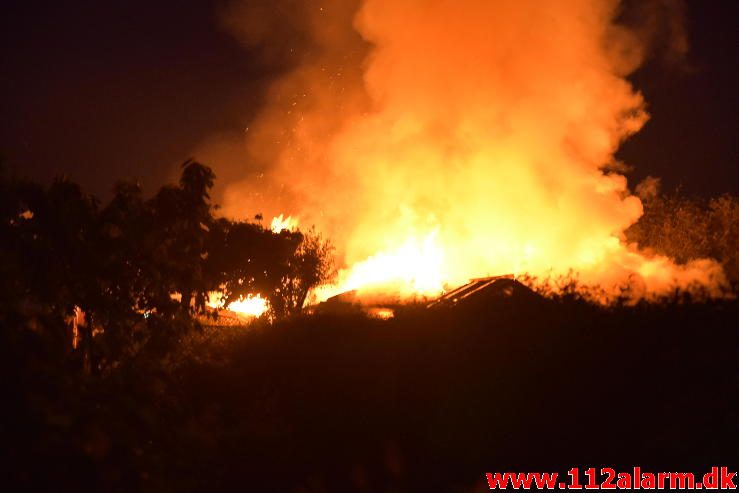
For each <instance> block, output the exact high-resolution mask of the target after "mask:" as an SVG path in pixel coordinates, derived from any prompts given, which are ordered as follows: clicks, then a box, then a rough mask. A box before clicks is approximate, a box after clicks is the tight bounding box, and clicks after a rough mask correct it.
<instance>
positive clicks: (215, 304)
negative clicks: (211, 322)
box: [207, 291, 269, 318]
mask: <svg viewBox="0 0 739 493" xmlns="http://www.w3.org/2000/svg"><path fill="white" fill-rule="evenodd" d="M222 297H223V295H222V293H220V292H218V291H212V292H210V293H209V294H208V302H207V305H208V306H209V307H210V308H213V309H223V308H224V306H225V304H226V303H225V301H224V300H223V299H222ZM225 309H226V310H228V311H231V312H234V313H238V314H240V315H244V316H247V317H254V318H259V317H261V316H262V315H264V314H265V313H266V312H267V311H268V310H269V301H268V300H267V299H265V298H263V297H262V296H260V295H252V294H249V295H247V296H246V297H241V298H239V299H238V300H236V301H232V302H231V303H229V304H228V306H226V307H225Z"/></svg>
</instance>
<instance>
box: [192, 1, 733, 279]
mask: <svg viewBox="0 0 739 493" xmlns="http://www.w3.org/2000/svg"><path fill="white" fill-rule="evenodd" d="M672 3H674V2H666V1H663V2H660V4H663V5H668V4H672ZM268 5H271V7H268ZM621 8H622V6H621V5H620V4H619V2H618V1H615V0H562V1H557V2H541V1H538V0H495V1H493V0H364V1H363V2H347V1H340V0H329V1H324V2H297V1H293V2H277V3H275V2H270V3H269V4H264V5H261V4H257V6H256V7H255V6H254V5H253V4H252V3H246V2H244V3H235V4H233V5H232V8H230V9H227V10H226V11H225V12H224V19H226V20H225V21H224V22H225V23H226V24H227V25H228V26H229V28H230V29H231V30H232V31H233V32H234V33H235V34H236V35H237V36H238V37H239V39H241V40H242V41H244V42H245V43H247V44H250V45H254V44H259V43H263V44H265V45H266V46H270V47H271V49H272V50H273V51H271V52H270V51H268V52H267V53H270V54H271V55H270V56H276V57H287V58H289V59H290V60H292V63H294V65H293V67H294V68H293V69H292V70H290V71H288V73H286V74H285V75H284V76H283V77H281V78H279V80H277V81H276V82H275V83H274V84H273V86H272V88H271V90H270V93H269V95H268V98H267V102H266V104H265V106H264V108H263V110H262V111H261V113H260V116H259V117H258V118H257V119H256V120H255V121H254V122H252V124H251V125H250V127H249V129H248V131H247V133H246V140H245V142H244V143H240V144H239V145H238V146H236V148H235V150H234V153H236V155H237V156H239V157H238V158H234V159H232V160H233V161H237V162H241V163H243V164H242V165H243V169H244V173H243V180H242V181H238V182H232V183H229V184H228V185H227V187H226V189H225V190H224V192H223V207H224V209H223V210H224V213H225V214H228V215H232V216H245V215H247V216H248V215H250V214H253V212H254V211H260V212H263V213H265V214H266V215H275V216H276V215H278V214H280V213H284V214H290V215H292V216H293V217H298V218H300V221H301V224H303V225H305V224H315V225H316V226H317V227H318V229H319V230H321V231H323V232H325V233H326V234H327V235H328V236H329V237H330V238H332V240H333V241H334V243H335V244H336V246H337V247H338V252H339V255H340V257H341V259H343V261H344V262H345V264H346V265H347V266H349V267H350V269H348V270H347V271H345V272H344V274H343V276H344V281H345V282H346V281H347V279H353V278H356V277H357V275H359V274H357V273H358V272H364V273H365V274H364V275H366V276H369V277H372V275H373V274H372V273H373V272H375V273H376V272H377V271H378V270H382V265H386V266H387V265H389V264H392V259H393V258H395V259H396V260H397V259H398V258H406V257H402V255H401V253H402V254H403V255H407V256H409V257H412V258H415V259H416V260H419V261H420V262H421V265H414V266H410V267H409V266H408V262H405V261H402V262H399V263H398V265H396V266H395V267H394V268H395V269H396V270H397V269H400V270H401V271H402V270H403V269H404V268H409V269H412V270H411V271H409V272H407V273H406V275H405V277H406V278H408V277H410V279H405V280H406V281H409V282H410V283H411V285H412V286H415V287H419V286H420V285H423V286H426V285H428V284H432V285H433V284H434V283H436V282H437V281H438V280H442V281H443V282H444V283H450V284H451V283H457V282H463V281H465V280H466V279H468V278H472V277H480V276H484V275H496V274H508V273H524V272H528V273H530V274H533V275H540V276H541V275H548V274H552V273H553V274H555V275H556V274H557V273H565V272H567V271H569V270H571V269H572V270H575V271H577V272H578V273H579V274H580V277H581V279H582V280H584V281H585V282H597V283H600V284H601V285H603V286H612V285H615V284H617V283H621V282H624V281H626V280H629V279H630V280H631V281H632V284H635V285H637V286H639V289H641V290H644V291H645V292H651V293H658V292H661V291H665V290H667V289H670V288H672V287H673V286H676V285H680V286H685V285H687V284H689V283H691V282H699V283H702V284H706V285H711V284H713V285H715V283H717V282H718V281H720V279H721V272H720V268H719V267H718V266H717V265H716V264H715V263H713V262H711V261H708V260H704V261H697V262H693V263H692V264H689V265H684V266H677V265H675V264H674V263H673V262H672V261H670V260H669V259H667V258H664V257H653V256H652V257H649V258H647V257H646V256H645V254H643V253H641V252H640V251H639V250H638V248H637V246H636V245H628V244H626V243H625V240H624V237H623V234H622V232H623V231H624V230H625V229H626V228H628V227H629V226H630V225H631V224H633V223H634V222H635V221H637V219H638V218H639V217H640V215H641V214H642V205H641V202H640V200H639V198H638V197H636V196H634V195H632V194H631V193H630V192H629V188H628V186H627V180H626V178H625V176H623V175H622V174H621V173H620V171H619V170H622V169H623V166H622V165H621V163H618V162H616V160H615V159H614V154H615V152H616V150H617V149H618V147H619V145H620V144H621V142H623V140H624V139H626V138H628V137H629V136H630V135H632V134H633V133H635V132H637V131H639V129H640V128H641V127H642V126H643V125H644V124H645V122H646V121H647V119H648V115H647V112H646V111H645V101H644V100H643V98H642V96H641V94H640V93H639V92H637V91H636V90H635V89H634V88H633V87H632V86H631V85H630V83H629V82H628V81H627V80H626V76H628V74H630V73H631V72H632V71H634V70H635V69H636V68H638V67H639V65H640V64H641V63H642V62H643V60H644V58H645V57H646V56H647V53H648V52H649V51H648V50H649V48H650V46H651V45H653V44H654V43H655V41H654V40H655V39H656V38H655V37H654V36H652V35H651V27H650V26H651V25H652V24H653V23H655V22H656V20H655V19H656V18H655V17H649V18H648V22H645V23H641V24H639V25H631V26H630V25H627V24H624V23H623V22H620V21H619V19H620V18H622V17H623V14H624V13H623V11H622V10H621ZM650 12H652V11H650ZM658 24H659V25H660V26H667V27H668V28H669V30H670V33H671V36H672V37H673V38H674V41H671V42H670V43H673V44H675V50H676V51H677V52H680V51H684V50H685V49H686V45H685V41H684V36H683V35H684V31H682V30H681V29H680V27H679V22H678V21H675V20H674V19H673V20H671V21H669V22H665V23H658ZM275 36H276V37H277V39H272V38H273V37H275ZM204 159H205V160H207V159H208V158H207V156H204ZM216 164H217V163H216ZM403 252H404V253H403ZM399 255H401V256H400V257H399ZM367 259H369V260H367ZM352 268H353V270H352ZM423 276H431V277H433V279H421V278H422V277H423ZM360 277H361V276H360ZM378 281H381V279H378ZM427 281H428V282H427ZM360 285H361V282H360V281H356V280H355V282H354V283H352V282H351V281H349V282H348V287H361V286H360Z"/></svg>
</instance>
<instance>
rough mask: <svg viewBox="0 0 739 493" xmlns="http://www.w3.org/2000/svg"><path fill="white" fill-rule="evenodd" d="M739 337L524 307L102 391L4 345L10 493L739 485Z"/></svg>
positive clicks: (185, 369) (295, 334)
mask: <svg viewBox="0 0 739 493" xmlns="http://www.w3.org/2000/svg"><path fill="white" fill-rule="evenodd" d="M738 328H739V303H737V302H724V303H717V304H690V303H687V304H670V305H666V306H654V305H652V306H648V305H644V306H638V307H635V308H618V309H610V310H604V309H599V308H596V307H593V306H590V305H587V304H585V303H583V302H580V301H577V300H559V301H547V300H543V299H539V298H538V297H535V296H529V295H526V294H525V293H524V294H523V295H521V296H518V297H517V296H514V297H513V298H512V299H500V300H491V299H487V300H478V301H476V302H474V303H471V304H468V305H467V306H464V307H456V308H446V309H440V310H434V311H430V310H422V309H408V310H407V311H406V312H401V313H398V314H397V316H396V318H395V319H394V320H391V321H387V322H383V321H379V320H370V319H367V318H364V317H362V316H360V315H352V314H346V315H341V316H339V315H333V316H332V315H322V316H313V317H306V318H301V319H294V320H291V321H288V322H285V323H281V324H279V325H277V326H274V327H268V326H265V327H261V328H256V329H253V330H241V331H236V332H234V331H233V330H229V331H226V332H223V331H222V332H221V333H220V334H219V335H216V336H214V335H209V336H199V337H195V338H194V339H193V340H190V341H186V342H184V343H183V346H182V348H180V349H179V350H178V352H177V353H176V354H175V355H173V356H172V357H169V358H167V359H166V360H164V361H155V362H152V361H148V362H141V363H140V364H135V365H131V366H130V367H125V368H121V369H120V370H118V371H116V372H113V373H112V374H111V375H110V376H109V377H105V378H99V377H98V378H90V377H84V378H83V377H80V376H74V377H73V376H69V375H67V374H65V371H64V369H63V368H57V367H53V366H49V365H44V364H42V363H39V362H36V360H34V359H30V358H28V357H27V356H26V355H24V354H22V353H21V352H19V351H18V350H14V349H13V348H8V347H5V348H4V350H3V352H6V353H8V354H7V355H6V356H4V360H3V366H4V369H3V370H4V375H3V378H4V379H6V384H7V385H8V390H7V392H9V393H10V394H9V395H11V396H13V397H12V398H10V399H9V400H8V401H7V402H6V403H5V404H4V406H3V414H4V417H3V421H2V427H3V430H2V431H3V434H4V438H3V447H4V448H5V449H6V451H7V452H8V454H7V456H6V457H7V458H6V459H5V460H4V462H3V467H5V468H7V471H6V473H5V474H4V478H3V480H4V484H5V485H6V486H9V485H13V487H11V488H10V489H5V488H3V489H4V490H5V491H9V492H10V491H12V492H15V491H23V490H31V489H35V490H39V491H41V490H44V491H51V490H54V491H91V490H97V491H125V492H131V491H152V492H168V491H208V492H214V491H229V492H231V491H233V492H236V491H243V492H271V491H274V492H324V491H325V492H352V491H364V492H390V491H403V492H407V491H419V492H420V491H424V492H457V491H458V492H475V491H485V490H486V486H485V482H484V473H485V472H488V471H505V470H515V471H529V470H533V471H538V470H541V471H557V472H559V473H560V474H565V473H566V471H567V470H568V469H570V468H571V467H573V466H579V467H581V468H585V467H588V466H595V467H600V466H604V465H608V466H612V467H616V468H624V469H630V468H631V467H633V466H635V465H636V466H641V467H642V468H643V469H644V470H647V469H651V470H668V471H676V470H687V471H690V470H695V472H700V473H702V472H703V471H702V468H704V467H706V466H711V465H719V466H721V465H727V466H730V467H733V470H736V466H737V461H736V459H737V457H739V453H738V452H739V445H738V444H739V360H738V359H737V348H738V347H739V345H738V344H737V343H738V342H739V334H738V332H737V329H738ZM15 485H17V487H16V486H15Z"/></svg>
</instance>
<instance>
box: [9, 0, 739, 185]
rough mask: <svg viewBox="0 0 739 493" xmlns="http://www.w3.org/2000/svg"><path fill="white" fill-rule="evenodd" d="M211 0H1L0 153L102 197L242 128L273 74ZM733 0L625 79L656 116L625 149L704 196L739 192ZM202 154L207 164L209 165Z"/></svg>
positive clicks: (708, 10) (696, 13) (693, 8)
mask: <svg viewBox="0 0 739 493" xmlns="http://www.w3.org/2000/svg"><path fill="white" fill-rule="evenodd" d="M216 5H217V2H216V1H215V0H190V1H186V2H185V1H181V0H148V1H142V0H128V1H126V2H122V1H120V2H118V1H97V2H95V1H82V0H67V1H65V2H44V1H37V0H10V1H8V0H6V2H4V4H3V13H2V16H1V19H0V38H1V39H2V45H1V46H2V48H0V50H1V51H2V54H1V55H0V95H1V96H0V110H1V111H2V121H1V123H0V154H2V155H4V156H5V159H6V162H7V163H8V164H9V165H10V166H11V167H13V168H15V169H18V170H20V171H21V172H22V173H24V174H26V175H27V176H30V177H32V178H35V179H41V180H45V181H46V180H48V179H49V178H51V177H52V176H54V175H57V174H61V173H66V174H68V175H70V176H71V177H72V178H74V179H75V180H77V181H79V182H81V183H82V184H83V185H84V186H85V187H86V188H87V189H89V190H90V191H92V192H94V193H97V194H100V195H102V196H105V195H106V194H107V192H108V191H109V190H110V188H111V186H112V184H113V182H114V181H115V180H116V179H117V178H119V177H138V178H140V179H141V180H142V181H143V182H144V184H145V185H146V188H147V189H148V190H152V189H153V188H155V187H157V186H159V185H160V184H162V183H163V182H164V181H166V180H169V179H171V178H172V176H173V170H175V169H176V166H177V164H178V163H180V162H182V161H183V160H184V159H186V158H187V157H189V155H190V153H192V151H193V149H194V148H195V147H196V146H197V145H198V144H199V143H200V142H201V141H202V140H203V139H204V138H206V137H208V136H210V135H213V134H214V133H217V132H229V131H231V132H233V131H239V130H240V129H243V128H244V127H246V126H247V125H248V124H249V120H250V118H251V117H252V116H253V114H254V112H255V111H256V109H258V106H259V101H260V100H261V94H262V91H263V90H264V88H265V87H266V84H267V83H268V82H269V80H271V79H272V77H274V75H275V74H276V73H278V72H279V70H280V69H281V68H284V67H280V66H279V64H275V65H272V66H265V64H264V62H263V61H261V62H260V61H259V60H260V58H259V57H258V56H255V55H254V53H249V52H247V51H246V50H244V48H243V47H242V46H240V45H239V44H238V43H237V42H236V41H235V40H234V39H233V38H232V37H231V36H230V35H228V34H227V33H225V32H223V31H222V30H221V29H220V28H219V27H218V25H217V22H216V16H215V9H216ZM738 20H739V1H736V0H690V1H689V2H688V26H687V28H688V32H689V35H690V45H691V51H690V53H689V55H688V65H689V66H690V69H689V70H685V69H684V68H680V67H676V66H670V65H669V64H666V63H664V62H663V61H660V60H658V59H654V61H652V62H651V63H649V64H648V65H647V66H646V67H645V68H643V69H641V70H640V71H639V72H638V73H637V74H635V75H634V77H633V78H632V79H633V80H634V82H635V84H636V85H637V87H638V88H639V89H641V90H642V91H643V92H644V94H645V96H646V99H647V101H648V102H649V109H650V112H651V113H652V120H651V121H650V122H649V123H648V124H647V126H646V127H645V128H644V129H643V130H642V132H641V133H640V134H638V135H637V136H635V137H634V138H632V140H630V141H629V142H627V143H626V144H625V145H624V147H623V149H622V150H621V152H620V154H619V157H620V158H622V159H623V160H625V161H626V162H627V163H629V164H631V165H633V166H634V167H635V171H634V172H633V174H632V175H631V178H632V179H634V180H636V179H639V178H641V177H643V176H646V175H654V176H660V177H662V178H663V181H664V183H665V185H666V187H667V188H672V187H674V186H677V185H679V184H682V185H683V187H684V189H685V190H686V191H688V192H694V193H699V194H703V195H711V194H718V193H723V192H731V193H734V194H737V193H739V170H738V169H737V168H738V166H737V162H738V161H737V158H738V157H739V156H738V152H737V139H736V135H737V130H738V129H739V122H738V121H737V108H738V105H737V87H739V76H738V73H739V71H738V70H737V61H738V60H739V57H738V56H737V55H738V47H739V35H738V34H737V31H739V29H737V21H738ZM206 164H207V163H206Z"/></svg>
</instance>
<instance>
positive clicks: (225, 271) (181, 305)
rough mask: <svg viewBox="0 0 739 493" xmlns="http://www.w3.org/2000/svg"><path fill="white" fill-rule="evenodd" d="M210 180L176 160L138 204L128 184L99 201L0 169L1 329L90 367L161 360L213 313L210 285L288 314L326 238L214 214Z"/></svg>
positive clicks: (311, 281) (320, 263)
mask: <svg viewBox="0 0 739 493" xmlns="http://www.w3.org/2000/svg"><path fill="white" fill-rule="evenodd" d="M214 179H215V176H214V174H213V172H212V171H211V170H210V168H208V167H206V166H203V165H201V164H198V163H195V162H192V161H188V162H186V163H184V164H183V166H182V177H181V178H180V182H179V184H178V185H176V186H175V185H168V186H165V187H163V188H162V189H161V190H160V191H159V192H158V193H157V194H156V195H155V196H154V197H152V198H150V199H145V198H143V197H142V195H141V191H140V189H139V187H138V185H136V184H133V183H119V184H118V185H116V188H115V194H114V197H113V199H112V200H111V201H110V203H109V204H107V205H105V206H101V204H100V203H99V202H98V201H97V200H96V199H95V198H94V197H92V196H89V195H87V194H85V193H84V192H83V191H82V190H81V189H80V187H79V186H77V185H76V184H74V183H72V182H70V181H69V180H67V179H58V180H56V181H54V182H53V183H52V184H51V186H49V187H48V188H43V187H41V186H39V185H36V184H33V183H28V182H25V181H22V180H18V179H16V178H15V177H13V176H11V175H9V174H7V173H6V172H4V171H2V170H0V195H1V196H2V202H1V203H0V207H1V209H0V214H1V216H0V223H1V225H0V232H1V233H2V238H3V241H2V242H1V243H0V277H1V278H2V281H0V282H1V283H2V284H0V289H1V290H2V292H1V294H2V306H1V307H0V308H1V311H0V320H2V322H3V325H4V329H5V331H6V332H14V331H17V332H18V334H13V335H12V337H16V336H17V337H29V335H28V334H27V332H28V331H31V332H32V333H33V337H37V338H39V341H42V342H43V344H49V345H51V346H52V347H54V348H55V350H56V351H58V352H59V354H60V355H61V356H60V357H63V358H64V360H65V363H66V362H69V361H75V362H76V364H77V366H78V367H79V368H80V369H83V370H85V371H86V372H87V373H93V374H99V373H105V372H107V371H110V370H112V369H113V368H115V367H117V366H119V365H120V364H123V363H126V362H128V361H131V360H133V359H136V358H139V357H149V358H159V357H161V356H162V355H164V354H165V353H166V352H167V351H168V349H169V348H170V347H171V346H172V344H174V343H176V342H177V341H178V340H179V339H180V338H181V337H182V336H183V335H184V334H186V333H187V332H188V331H190V330H193V329H198V328H199V326H198V322H197V319H198V317H202V316H208V315H213V313H212V310H208V309H206V301H207V299H208V293H209V292H211V291H222V292H223V293H224V295H225V298H226V301H231V300H233V299H234V298H238V296H239V295H245V294H247V293H250V294H260V295H262V296H264V297H266V298H268V299H269V300H270V301H271V303H272V306H273V315H274V316H276V317H279V316H286V315H291V314H295V313H298V312H299V311H300V310H301V309H302V307H303V301H304V300H305V294H306V293H307V290H308V289H310V288H311V287H313V286H316V285H317V284H320V283H321V282H323V281H325V280H326V276H327V275H328V272H329V271H328V269H327V268H326V267H325V266H327V265H329V263H330V253H331V252H330V248H329V247H328V245H327V243H326V242H325V241H324V240H322V239H321V238H320V237H319V236H318V235H316V234H315V232H309V233H308V234H303V233H300V232H283V233H280V234H274V233H273V232H272V231H270V230H268V229H265V228H263V227H262V226H261V225H260V224H252V223H243V222H234V221H229V220H227V219H218V218H216V217H214V215H213V207H212V205H211V203H210V196H209V192H210V189H211V187H212V186H213V182H214ZM289 286H298V287H299V288H300V289H297V290H294V291H297V293H295V292H292V291H289V290H288V289H286V287H289ZM175 293H176V294H177V295H178V297H173V294H175ZM75 314H77V318H76V321H74V320H73V319H74V316H75ZM83 314H84V317H83V316H82V315H83ZM73 325H74V326H75V329H73ZM75 330H76V333H75Z"/></svg>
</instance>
